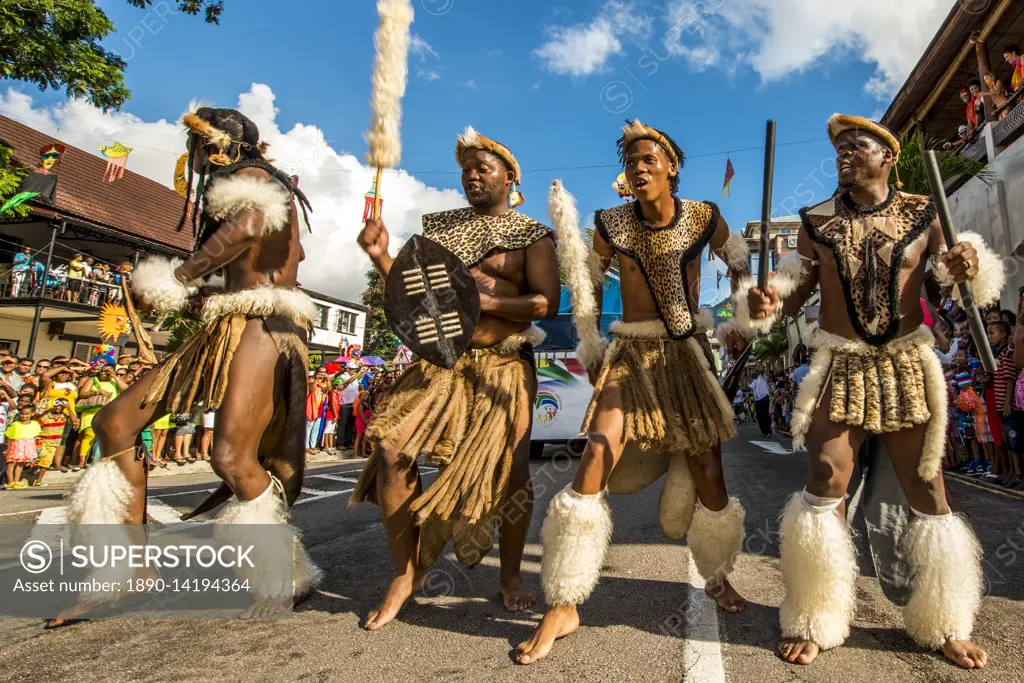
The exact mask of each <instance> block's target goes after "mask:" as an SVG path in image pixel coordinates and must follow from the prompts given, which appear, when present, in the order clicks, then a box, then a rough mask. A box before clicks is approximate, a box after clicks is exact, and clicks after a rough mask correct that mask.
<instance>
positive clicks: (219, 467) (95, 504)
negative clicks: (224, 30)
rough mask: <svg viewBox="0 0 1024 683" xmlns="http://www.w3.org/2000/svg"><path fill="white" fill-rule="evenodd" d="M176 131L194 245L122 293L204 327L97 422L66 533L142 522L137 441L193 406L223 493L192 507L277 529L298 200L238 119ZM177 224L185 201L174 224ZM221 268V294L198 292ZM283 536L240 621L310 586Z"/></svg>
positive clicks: (297, 446)
mask: <svg viewBox="0 0 1024 683" xmlns="http://www.w3.org/2000/svg"><path fill="white" fill-rule="evenodd" d="M184 123H185V125H186V127H187V129H188V133H189V135H188V144H187V148H188V153H189V158H190V166H189V186H190V187H191V185H192V173H193V172H198V173H199V174H200V176H199V185H198V188H197V191H196V196H197V201H198V205H197V206H196V207H195V210H194V211H192V222H193V229H194V230H197V231H198V248H197V250H196V252H195V253H194V254H193V255H192V256H191V257H190V258H189V259H188V260H186V261H184V262H182V261H181V260H179V259H166V258H163V257H159V256H151V257H149V258H148V259H146V260H145V261H143V262H142V263H141V264H139V267H138V270H137V271H136V272H135V276H134V277H133V278H132V289H133V292H134V294H135V297H136V300H137V302H138V304H139V306H140V308H144V309H146V308H148V309H156V310H158V311H161V312H170V311H177V310H181V309H183V308H185V307H186V306H188V305H190V303H191V304H195V303H198V302H197V300H196V298H195V295H196V294H197V292H199V294H200V296H199V297H198V298H199V301H201V304H202V313H201V317H202V321H203V327H202V328H201V329H200V330H199V331H198V332H197V333H196V334H195V335H193V336H192V337H191V338H190V339H189V340H188V341H186V342H185V344H184V345H183V346H182V347H181V348H180V349H178V350H177V351H175V352H174V353H173V354H171V355H170V356H169V357H168V358H166V359H165V360H164V361H163V362H162V363H161V364H160V365H159V366H157V367H156V368H155V369H154V371H152V372H150V373H148V374H147V375H146V376H145V378H143V379H140V380H139V381H138V382H136V383H135V384H133V385H132V386H131V387H130V388H129V389H127V390H126V391H125V392H124V393H122V394H121V395H120V396H118V398H117V400H115V401H113V402H112V403H110V404H109V405H108V406H106V407H105V408H103V410H102V411H100V413H99V414H98V415H97V416H96V418H95V420H94V422H93V429H94V430H95V432H96V437H97V440H98V442H99V445H100V450H101V452H102V453H103V459H102V460H101V461H100V462H98V463H97V464H96V465H94V466H92V467H90V468H89V469H88V470H87V471H86V473H85V475H84V476H83V477H82V478H81V479H80V480H79V481H78V483H77V484H76V485H75V487H74V488H73V489H72V491H71V493H70V497H69V502H68V521H69V523H71V524H142V523H143V522H144V521H145V520H144V519H143V511H144V509H145V484H146V478H145V471H144V468H145V459H144V454H143V452H142V451H141V449H140V448H138V447H137V446H136V443H137V438H138V436H139V434H140V432H142V430H143V429H145V427H146V426H147V425H149V424H150V423H152V422H153V419H154V418H155V417H156V416H159V415H165V414H167V413H189V412H191V411H192V407H193V405H194V404H195V403H196V402H197V401H202V402H203V404H204V405H205V406H206V408H207V409H209V410H216V411H217V427H216V437H215V439H214V442H213V444H214V445H213V453H212V460H211V463H210V464H211V465H212V466H213V470H214V472H216V473H217V475H218V476H219V477H220V478H221V479H223V480H224V482H225V485H226V486H227V487H230V489H229V490H228V489H226V488H225V487H224V486H222V487H221V491H220V492H218V493H215V494H214V495H213V496H211V498H210V500H208V501H207V502H206V503H204V504H203V506H201V507H200V509H201V510H202V509H204V508H205V509H209V508H211V507H214V506H215V505H216V504H217V502H223V501H225V500H227V498H228V497H229V496H230V493H232V492H233V493H234V497H235V499H234V500H233V501H232V502H230V503H228V505H227V506H226V507H225V508H224V509H223V510H222V511H221V513H220V515H219V516H218V517H217V520H216V522H215V524H218V525H220V524H264V525H266V524H281V525H288V507H289V506H290V505H291V504H292V503H294V502H295V499H296V498H297V497H298V495H299V491H300V490H301V487H302V474H303V468H304V438H305V411H304V407H305V396H306V365H307V360H306V358H307V343H308V342H307V340H308V334H309V328H310V326H311V322H312V320H313V317H314V310H313V305H312V303H311V302H310V300H309V299H308V298H307V297H306V295H305V294H303V293H302V292H300V291H299V290H298V289H296V274H297V272H298V267H299V262H300V261H302V259H303V253H302V247H301V245H300V244H299V234H300V227H299V226H300V222H299V218H298V215H297V212H296V207H295V202H294V201H293V198H294V197H297V198H298V200H299V205H300V207H301V208H302V210H303V216H304V217H305V212H306V210H307V209H308V208H309V204H308V202H307V201H306V198H305V196H304V195H303V194H302V192H300V191H299V190H298V188H296V187H295V185H294V184H293V183H292V182H291V181H290V180H289V178H288V176H286V175H285V174H284V173H282V172H281V171H279V170H277V169H276V168H274V167H273V166H271V165H270V163H268V162H267V160H266V159H265V158H264V157H263V152H264V150H265V149H266V147H265V145H262V144H261V143H260V141H259V131H258V130H257V128H256V125H255V124H254V123H253V122H252V121H250V120H249V119H247V118H246V117H245V116H243V115H242V114H240V113H239V112H237V111H234V110H232V109H212V108H208V107H203V108H201V109H199V110H197V111H196V112H194V113H191V114H186V115H185V117H184ZM188 215H189V208H188V206H186V209H185V214H184V216H183V218H182V225H184V224H185V222H186V221H187V220H188ZM307 222H308V220H307ZM222 268H223V269H224V275H225V277H224V282H223V286H222V288H214V287H213V286H203V285H204V278H205V277H207V276H209V275H212V274H214V273H216V272H217V271H219V270H221V269H222ZM200 288H201V292H200ZM254 368H266V369H269V370H272V371H270V372H254V371H253V369H254ZM264 468H266V469H264ZM267 470H269V471H270V472H269V473H268V472H267ZM225 494H226V495H225ZM193 514H195V513H193ZM294 538H295V540H294V543H293V547H292V548H284V549H283V550H284V552H283V553H279V554H276V556H272V557H266V558H261V559H262V560H263V561H262V562H258V563H257V565H258V568H259V570H260V573H259V575H258V576H254V577H252V579H253V580H252V581H251V585H252V587H253V588H252V589H253V593H254V594H255V595H256V596H257V598H258V599H259V601H258V602H257V603H256V605H254V606H253V608H252V609H250V610H248V611H247V612H246V613H244V614H243V615H242V616H243V617H244V618H253V617H266V616H270V615H272V614H274V613H277V612H280V611H283V610H286V609H289V608H290V607H291V606H292V604H293V601H294V602H297V601H300V600H301V599H303V598H304V597H305V596H307V595H308V594H309V593H310V592H311V591H312V589H313V588H314V587H315V585H316V584H317V583H318V582H319V580H320V577H321V572H320V570H319V569H318V568H317V567H316V566H315V565H313V563H312V562H311V561H310V559H309V557H308V556H307V555H306V552H305V550H304V549H303V547H302V545H301V543H300V541H299V540H298V532H297V531H296V532H295V536H294ZM258 550H259V549H258ZM275 550H281V548H276V549H275ZM267 554H268V555H270V554H271V553H269V550H268V552H267ZM283 577H287V578H283ZM65 616H66V615H65ZM55 622H57V623H52V622H51V623H52V625H53V626H57V625H60V623H61V622H62V619H58V620H55Z"/></svg>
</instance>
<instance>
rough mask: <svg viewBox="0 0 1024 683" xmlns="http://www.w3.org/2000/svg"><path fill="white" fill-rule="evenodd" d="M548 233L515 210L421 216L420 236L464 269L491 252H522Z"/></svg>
mask: <svg viewBox="0 0 1024 683" xmlns="http://www.w3.org/2000/svg"><path fill="white" fill-rule="evenodd" d="M549 234H551V228H549V227H547V226H546V225H544V224H543V223H538V222H537V221H535V220H533V219H532V218H530V217H529V216H525V215H523V214H521V213H519V212H518V211H509V212H508V213H506V214H505V215H504V216H481V215H480V214H478V213H476V212H475V211H473V208H472V207H466V208H464V209H455V210H453V211H440V212H438V213H428V214H425V215H424V216H423V236H424V237H426V238H427V239H429V240H432V241H434V242H437V243H438V244H440V245H441V246H442V247H444V248H445V249H447V250H448V251H450V252H452V253H453V254H455V255H456V256H458V257H459V260H460V261H462V262H463V263H465V264H466V267H467V268H472V267H473V266H475V265H476V264H477V263H479V262H480V261H481V260H482V259H483V258H484V257H485V256H487V255H488V254H490V253H491V252H492V251H495V250H500V251H514V250H516V249H525V248H526V247H528V246H530V245H531V244H533V243H534V242H536V241H537V240H539V239H541V238H542V237H546V236H547V235H549Z"/></svg>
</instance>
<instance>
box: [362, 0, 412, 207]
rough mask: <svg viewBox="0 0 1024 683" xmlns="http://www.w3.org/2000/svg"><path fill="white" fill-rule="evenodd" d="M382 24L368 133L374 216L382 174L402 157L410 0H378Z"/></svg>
mask: <svg viewBox="0 0 1024 683" xmlns="http://www.w3.org/2000/svg"><path fill="white" fill-rule="evenodd" d="M377 14H378V15H379V16H380V24H379V25H378V26H377V33H376V34H375V35H374V37H373V43H374V45H375V46H376V47H377V57H376V60H375V62H374V65H373V95H372V97H371V100H370V102H371V104H372V106H373V117H372V118H371V119H370V130H369V131H367V133H366V142H367V145H368V148H367V150H366V163H368V164H369V165H370V166H376V167H377V178H376V184H375V186H374V187H375V192H376V199H375V200H374V211H373V217H374V218H379V217H380V203H381V202H380V200H381V198H382V195H381V174H382V171H383V169H385V168H394V167H396V166H398V162H399V161H400V160H401V158H402V139H401V133H400V130H401V126H402V97H404V96H405V86H406V82H407V80H408V76H409V37H410V34H409V29H410V26H411V25H412V20H413V15H414V12H413V9H412V2H411V1H410V0H378V2H377Z"/></svg>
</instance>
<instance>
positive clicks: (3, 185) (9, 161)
mask: <svg viewBox="0 0 1024 683" xmlns="http://www.w3.org/2000/svg"><path fill="white" fill-rule="evenodd" d="M27 173H28V171H27V170H26V169H24V168H22V167H21V166H19V165H17V164H16V163H14V152H13V151H12V150H10V149H8V148H7V147H4V146H3V145H0V206H3V204H4V202H6V201H7V200H8V199H10V198H11V197H13V196H14V195H15V194H17V192H18V188H19V187H21V181H22V180H23V179H24V178H25V175H26V174H27ZM11 212H13V215H14V216H26V215H28V207H27V206H25V205H24V204H22V205H21V206H16V207H14V208H13V209H10V210H9V212H8V213H7V214H6V215H5V217H6V218H11V215H12V214H11Z"/></svg>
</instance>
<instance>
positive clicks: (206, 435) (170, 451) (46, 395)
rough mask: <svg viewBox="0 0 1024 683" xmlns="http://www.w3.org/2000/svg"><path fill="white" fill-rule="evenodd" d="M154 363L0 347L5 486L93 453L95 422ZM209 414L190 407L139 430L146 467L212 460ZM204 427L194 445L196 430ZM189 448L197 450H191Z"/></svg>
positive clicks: (85, 460)
mask: <svg viewBox="0 0 1024 683" xmlns="http://www.w3.org/2000/svg"><path fill="white" fill-rule="evenodd" d="M151 369H152V366H151V365H149V364H148V363H145V362H143V361H142V360H140V359H139V358H136V357H134V356H121V357H120V358H118V359H117V361H116V362H115V363H113V364H111V363H108V362H107V361H105V360H103V359H97V360H94V361H93V362H92V363H91V364H89V363H85V362H84V361H81V360H79V359H77V358H68V357H67V356H56V357H54V358H44V359H41V360H39V361H33V360H32V359H31V358H16V357H14V356H10V355H7V354H4V353H0V451H2V452H3V455H4V461H5V465H6V467H5V469H4V473H3V474H4V476H3V484H2V485H3V487H4V488H6V489H7V490H10V491H16V490H19V489H26V488H29V487H30V486H46V485H47V483H46V481H45V478H46V473H47V472H49V471H52V470H57V471H60V472H78V471H80V470H82V469H85V468H86V467H88V466H89V465H90V464H91V463H93V462H95V461H96V460H98V458H99V456H100V454H99V449H98V448H97V447H96V435H95V433H94V432H93V429H92V421H93V418H94V417H95V416H96V413H98V412H99V411H100V409H101V408H102V407H103V406H105V405H106V404H107V403H109V402H110V401H112V400H114V399H115V398H117V396H118V394H120V393H121V392H123V391H125V390H126V389H127V388H128V387H129V386H131V385H132V384H133V383H135V382H136V381H138V380H139V379H141V378H142V377H144V376H145V375H146V373H147V372H149V371H150V370H151ZM213 417H214V415H213V412H212V411H204V410H203V409H202V405H201V404H200V405H198V406H197V407H196V409H195V411H193V413H191V414H181V415H164V416H161V417H160V418H159V419H157V420H155V421H154V423H153V424H152V425H151V426H150V427H148V428H147V429H146V430H145V431H144V432H143V433H142V442H143V444H144V445H145V446H146V456H147V464H148V466H149V467H150V468H155V467H163V468H166V467H168V465H169V464H170V463H171V462H174V463H177V464H178V465H184V464H186V463H188V462H196V461H197V460H209V459H210V451H211V448H212V444H213V427H214V419H213ZM200 426H201V427H202V428H203V433H202V438H201V439H200V441H199V443H198V444H197V445H195V448H193V443H192V440H193V435H194V434H195V432H196V429H197V428H198V427H200ZM193 450H194V451H195V452H194V453H193Z"/></svg>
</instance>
